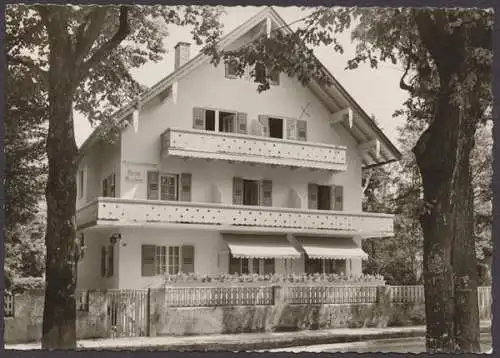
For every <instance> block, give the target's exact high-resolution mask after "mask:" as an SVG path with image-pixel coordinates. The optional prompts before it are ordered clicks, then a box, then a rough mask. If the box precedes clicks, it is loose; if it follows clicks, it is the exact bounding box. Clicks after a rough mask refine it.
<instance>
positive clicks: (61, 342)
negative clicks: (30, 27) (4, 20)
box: [42, 36, 78, 349]
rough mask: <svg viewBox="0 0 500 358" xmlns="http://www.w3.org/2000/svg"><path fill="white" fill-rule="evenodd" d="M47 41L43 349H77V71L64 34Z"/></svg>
mask: <svg viewBox="0 0 500 358" xmlns="http://www.w3.org/2000/svg"><path fill="white" fill-rule="evenodd" d="M52 40H53V41H52V42H51V51H50V58H49V61H50V71H49V91H48V97H49V98H48V99H49V130H48V136H47V145H46V149H47V157H48V169H49V175H48V180H47V188H46V193H45V196H46V199H47V231H46V236H45V243H46V247H47V261H46V288H45V305H44V311H43V327H42V348H43V349H56V348H57V349H74V348H76V303H75V289H76V224H75V214H76V207H75V205H76V204H75V203H76V158H77V154H78V151H77V146H76V143H75V136H74V128H73V116H72V111H73V108H72V104H73V93H74V90H75V87H76V85H75V73H74V68H73V66H72V65H71V51H69V47H68V42H67V41H66V38H65V37H64V36H58V37H54V38H53V39H52Z"/></svg>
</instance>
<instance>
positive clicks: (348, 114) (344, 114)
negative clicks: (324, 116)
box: [330, 107, 354, 129]
mask: <svg viewBox="0 0 500 358" xmlns="http://www.w3.org/2000/svg"><path fill="white" fill-rule="evenodd" d="M344 121H347V123H348V125H349V129H352V126H353V122H354V113H353V111H352V109H351V108H350V107H347V108H344V109H343V110H340V111H338V112H335V113H332V115H331V118H330V125H335V124H337V123H340V122H344Z"/></svg>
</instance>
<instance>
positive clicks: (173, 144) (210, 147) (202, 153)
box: [161, 128, 347, 171]
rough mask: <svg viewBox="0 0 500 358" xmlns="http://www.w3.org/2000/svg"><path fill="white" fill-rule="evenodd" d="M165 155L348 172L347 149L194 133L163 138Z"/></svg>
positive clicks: (166, 134) (175, 131) (184, 131)
mask: <svg viewBox="0 0 500 358" xmlns="http://www.w3.org/2000/svg"><path fill="white" fill-rule="evenodd" d="M161 145H162V147H161V148H162V155H175V156H181V157H193V158H211V159H222V160H235V161H243V162H251V163H263V164H272V165H282V166H293V167H304V168H314V169H327V170H340V171H345V170H346V169H347V162H346V148H345V147H343V146H336V145H328V144H323V143H311V142H302V141H295V140H287V139H276V138H269V137H260V136H253V135H246V134H236V133H221V132H211V131H203V130H195V129H173V128H171V129H168V130H166V131H165V132H164V133H163V134H162V135H161Z"/></svg>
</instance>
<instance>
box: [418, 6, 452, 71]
mask: <svg viewBox="0 0 500 358" xmlns="http://www.w3.org/2000/svg"><path fill="white" fill-rule="evenodd" d="M415 11H416V12H415V23H416V25H417V30H418V33H419V35H420V39H421V41H422V43H423V44H424V45H425V47H426V48H427V50H428V51H429V53H430V54H431V56H432V58H433V59H434V61H436V64H437V65H438V66H439V65H440V64H441V62H442V61H446V55H447V54H446V53H444V59H443V58H442V57H443V56H442V50H441V47H442V45H443V42H442V41H443V40H444V39H443V34H442V32H443V29H442V27H440V26H438V24H436V22H434V21H433V20H432V19H431V13H430V10H415ZM433 11H435V13H434V15H435V16H436V18H437V19H439V20H441V22H442V20H443V18H442V16H443V15H442V14H441V13H439V12H438V10H433Z"/></svg>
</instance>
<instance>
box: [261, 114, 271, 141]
mask: <svg viewBox="0 0 500 358" xmlns="http://www.w3.org/2000/svg"><path fill="white" fill-rule="evenodd" d="M259 123H260V130H261V133H260V135H262V136H263V137H269V118H268V117H267V116H263V115H259Z"/></svg>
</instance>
